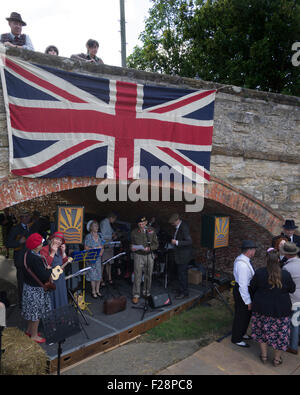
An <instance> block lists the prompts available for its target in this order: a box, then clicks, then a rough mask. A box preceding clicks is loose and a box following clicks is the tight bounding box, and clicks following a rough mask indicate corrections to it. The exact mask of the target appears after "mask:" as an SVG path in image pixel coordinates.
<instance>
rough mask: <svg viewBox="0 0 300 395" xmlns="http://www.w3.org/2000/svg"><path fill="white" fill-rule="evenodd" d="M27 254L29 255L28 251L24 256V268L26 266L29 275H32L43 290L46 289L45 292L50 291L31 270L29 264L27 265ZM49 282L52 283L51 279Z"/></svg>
mask: <svg viewBox="0 0 300 395" xmlns="http://www.w3.org/2000/svg"><path fill="white" fill-rule="evenodd" d="M27 253H28V251H26V252H25V255H24V266H25V269H26V270H27V271H28V273H29V274H30V275H31V277H33V278H34V279H35V281H36V282H37V283H38V284H39V285H40V286H41V287H42V288H44V291H48V290H49V288H48V287H47V285H45V284H43V283H42V282H41V280H40V279H39V278H38V277H37V276H36V275H35V274H34V273H33V272H32V271H31V270H30V269H29V267H28V266H27V263H26V258H27ZM41 258H42V257H41ZM49 281H50V279H49Z"/></svg>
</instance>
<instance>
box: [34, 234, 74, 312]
mask: <svg viewBox="0 0 300 395" xmlns="http://www.w3.org/2000/svg"><path fill="white" fill-rule="evenodd" d="M49 241H50V244H49V245H47V246H45V247H43V248H42V249H41V255H43V256H44V257H45V258H46V260H47V264H48V267H49V268H51V269H54V268H57V266H59V268H58V269H57V270H58V273H59V276H58V278H57V280H55V281H54V284H55V285H56V289H55V291H54V292H51V302H52V309H57V308H59V307H62V306H66V305H67V304H68V292H67V285H66V280H65V274H64V272H63V269H64V268H65V266H66V265H67V264H68V263H69V262H70V261H71V260H70V259H68V257H67V254H66V244H65V239H64V235H63V233H61V232H55V233H53V234H52V235H51V236H50V237H49Z"/></svg>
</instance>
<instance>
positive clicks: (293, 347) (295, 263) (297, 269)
mask: <svg viewBox="0 0 300 395" xmlns="http://www.w3.org/2000/svg"><path fill="white" fill-rule="evenodd" d="M299 251H300V248H299V247H297V246H296V244H294V243H289V242H287V243H285V244H284V245H283V246H282V247H281V249H280V254H282V255H284V256H285V257H286V259H287V261H286V264H285V266H283V270H287V271H288V272H289V273H290V275H291V276H292V279H293V281H294V283H295V284H296V291H295V292H294V293H291V294H290V297H291V302H292V304H293V312H294V314H293V317H292V319H291V337H290V345H289V348H288V349H287V351H288V352H290V353H292V354H298V342H299V334H300V332H299V324H300V322H299V320H298V317H299V314H300V258H298V256H297V253H298V252H299ZM296 303H297V304H298V306H297V305H294V304H296Z"/></svg>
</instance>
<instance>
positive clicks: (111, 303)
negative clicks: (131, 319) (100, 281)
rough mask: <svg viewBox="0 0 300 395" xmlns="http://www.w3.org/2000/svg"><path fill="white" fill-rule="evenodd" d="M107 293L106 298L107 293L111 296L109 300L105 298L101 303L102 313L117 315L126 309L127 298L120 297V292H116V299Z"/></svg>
mask: <svg viewBox="0 0 300 395" xmlns="http://www.w3.org/2000/svg"><path fill="white" fill-rule="evenodd" d="M107 291H108V296H109V293H110V294H111V296H112V297H111V298H109V297H108V298H107V299H105V300H104V303H103V313H104V314H115V313H119V312H120V311H123V310H125V309H126V304H127V298H126V296H124V295H123V296H121V294H120V292H119V291H117V292H118V293H119V296H118V297H115V296H114V294H113V293H112V292H109V290H108V289H107Z"/></svg>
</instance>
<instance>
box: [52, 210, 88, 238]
mask: <svg viewBox="0 0 300 395" xmlns="http://www.w3.org/2000/svg"><path fill="white" fill-rule="evenodd" d="M58 230H59V231H60V232H63V234H64V236H65V240H66V243H68V244H77V243H79V244H80V243H81V242H82V230H83V209H82V208H81V207H79V208H74V207H72V208H70V207H59V215H58Z"/></svg>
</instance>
